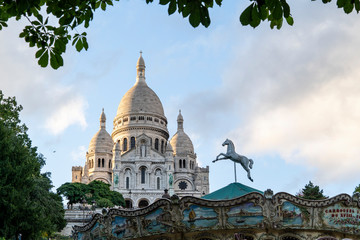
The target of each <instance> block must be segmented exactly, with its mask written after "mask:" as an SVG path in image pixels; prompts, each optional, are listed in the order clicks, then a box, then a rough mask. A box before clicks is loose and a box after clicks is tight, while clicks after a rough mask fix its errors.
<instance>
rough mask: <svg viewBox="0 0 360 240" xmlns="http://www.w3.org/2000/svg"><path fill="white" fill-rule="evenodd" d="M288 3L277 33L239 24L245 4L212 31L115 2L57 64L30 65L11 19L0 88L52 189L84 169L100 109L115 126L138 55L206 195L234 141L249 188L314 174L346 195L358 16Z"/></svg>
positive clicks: (351, 169)
mask: <svg viewBox="0 0 360 240" xmlns="http://www.w3.org/2000/svg"><path fill="white" fill-rule="evenodd" d="M294 2H295V1H291V2H290V5H291V7H292V15H293V17H294V19H295V24H294V26H293V27H289V26H287V25H284V26H283V28H282V29H281V30H280V31H278V30H271V29H270V27H269V24H268V23H267V22H265V23H263V24H261V25H260V26H259V27H258V28H256V29H252V28H250V27H243V26H241V24H240V23H239V15H240V13H241V11H242V10H243V9H245V7H246V5H248V4H249V2H248V1H224V3H223V6H221V7H217V6H216V7H214V9H213V10H211V18H212V23H211V26H210V27H209V28H204V27H201V26H200V27H198V28H196V29H194V28H192V27H191V26H190V24H189V23H188V20H187V19H183V18H182V17H181V16H180V15H178V14H174V15H172V16H168V15H167V8H166V7H164V6H160V5H158V4H156V3H153V4H149V5H147V4H146V3H145V1H142V0H132V1H120V2H116V3H115V6H114V7H111V8H109V9H108V10H107V11H106V12H101V11H99V12H97V13H96V14H95V18H94V21H93V22H92V23H91V25H90V28H89V29H88V30H87V32H88V42H89V45H90V48H89V50H88V51H87V52H82V53H77V52H76V51H74V49H71V48H68V50H67V53H66V55H65V66H64V67H63V68H61V69H59V70H56V71H55V70H52V69H50V68H46V69H42V68H41V67H39V66H38V65H37V63H36V61H35V59H34V53H35V49H30V48H29V47H28V46H27V44H26V43H25V42H24V41H23V40H22V39H19V38H18V34H19V33H20V31H21V30H20V29H21V28H22V27H23V26H24V22H11V23H10V24H9V27H8V28H7V29H4V30H2V31H1V32H0V43H1V44H0V56H1V58H0V72H1V79H0V89H2V90H3V92H4V94H5V95H6V96H16V97H17V100H18V102H19V103H20V104H22V105H23V107H24V110H23V112H22V114H21V118H22V120H23V122H25V123H26V124H27V126H28V127H29V135H30V137H31V139H32V140H33V144H34V145H36V146H38V148H39V152H41V153H43V154H44V155H45V157H46V158H47V161H46V163H47V164H46V166H45V167H44V169H43V170H44V171H50V172H52V180H53V183H54V185H55V187H59V186H60V185H61V184H62V183H64V182H67V181H71V167H72V166H76V165H83V164H84V161H85V152H86V150H87V148H88V144H89V142H90V140H91V138H92V136H93V135H94V134H95V133H96V132H97V130H98V128H99V116H100V113H101V109H102V108H105V113H106V116H107V130H108V132H111V131H112V120H113V119H114V117H115V114H116V111H117V107H118V104H119V102H120V100H121V98H122V96H123V95H124V94H125V92H126V91H127V90H128V89H130V88H131V86H132V85H133V84H134V83H135V76H136V61H137V59H138V56H139V51H140V50H142V51H143V57H144V60H145V63H146V80H147V83H148V85H149V86H150V87H151V88H152V89H153V90H154V91H155V92H156V93H157V94H158V96H159V98H160V99H161V101H162V103H163V106H164V110H165V114H166V117H167V119H168V122H169V125H168V127H169V132H170V135H171V136H172V135H173V134H174V133H175V132H176V117H177V114H178V111H179V109H181V111H182V115H183V117H184V120H185V122H184V128H185V132H186V133H187V134H188V135H189V136H190V137H191V138H192V140H193V143H194V146H195V152H196V153H197V156H198V161H199V163H200V165H201V166H206V165H209V166H210V190H211V191H215V190H217V189H219V188H221V187H224V186H226V185H228V184H229V183H231V182H233V181H234V175H233V172H234V170H233V163H232V162H229V161H219V162H217V163H212V160H213V159H215V157H216V155H218V154H219V153H220V152H225V151H226V149H225V148H223V147H222V146H221V144H222V142H223V141H224V140H225V139H226V138H230V139H232V140H233V141H234V143H235V146H236V151H237V152H238V153H240V154H242V155H246V156H248V157H250V158H252V159H254V161H255V164H254V168H253V170H252V172H251V174H252V177H253V179H254V182H253V183H252V182H250V181H249V180H248V179H247V177H246V173H245V171H243V170H242V169H241V168H240V166H238V167H237V172H238V181H239V182H241V183H243V184H245V185H248V186H251V187H253V188H257V189H259V190H261V191H264V190H266V189H268V188H271V189H272V190H273V191H274V192H280V191H286V192H289V193H291V194H295V193H297V192H298V191H299V190H300V189H301V188H302V187H303V186H304V185H305V184H306V183H308V181H309V180H311V181H313V182H314V183H315V184H317V185H320V187H321V188H323V189H324V193H325V194H326V195H329V196H334V195H336V194H339V193H343V192H344V193H348V194H352V192H353V190H354V188H355V186H357V185H358V184H360V178H359V175H358V170H359V169H360V161H359V159H360V148H359V146H360V125H359V122H360V84H358V79H359V77H360V71H359V68H358V66H359V65H360V59H359V55H358V53H359V50H360V49H359V48H360V47H359V46H360V45H359V42H360V33H359V31H358V26H359V24H360V20H359V18H358V15H357V14H355V13H352V14H350V15H346V14H344V13H343V11H342V10H341V9H337V7H336V5H335V3H331V4H327V5H324V4H322V3H321V1H315V2H313V1H310V0H309V1H296V2H295V3H294ZM78 31H79V32H81V31H82V29H78ZM54 151H55V152H54Z"/></svg>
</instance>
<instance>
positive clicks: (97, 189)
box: [57, 180, 125, 207]
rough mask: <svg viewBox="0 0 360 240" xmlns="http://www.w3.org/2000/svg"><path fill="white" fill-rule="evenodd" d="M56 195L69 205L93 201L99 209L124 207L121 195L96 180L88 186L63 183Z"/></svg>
mask: <svg viewBox="0 0 360 240" xmlns="http://www.w3.org/2000/svg"><path fill="white" fill-rule="evenodd" d="M57 193H58V194H60V195H63V196H65V197H66V198H67V199H68V200H69V204H71V205H72V204H74V203H81V202H82V200H84V199H85V200H86V202H87V203H88V204H91V203H92V202H93V201H94V200H95V201H96V204H97V206H99V207H113V206H125V201H124V198H123V196H122V195H121V193H119V192H115V191H111V190H110V184H107V183H104V182H101V181H96V180H95V181H92V182H90V183H89V184H83V183H64V184H63V185H61V186H60V187H59V188H58V189H57Z"/></svg>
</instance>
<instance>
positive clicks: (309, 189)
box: [296, 181, 328, 200]
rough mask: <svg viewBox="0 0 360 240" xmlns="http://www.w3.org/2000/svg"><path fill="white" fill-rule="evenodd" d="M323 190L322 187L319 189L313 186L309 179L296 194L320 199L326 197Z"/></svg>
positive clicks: (306, 197)
mask: <svg viewBox="0 0 360 240" xmlns="http://www.w3.org/2000/svg"><path fill="white" fill-rule="evenodd" d="M323 192H324V191H323V190H322V189H321V190H320V187H319V186H315V185H314V184H313V183H312V182H311V181H309V183H308V184H306V185H305V187H304V188H303V189H301V190H300V192H299V193H298V194H296V196H297V197H301V198H305V199H309V200H321V199H325V198H328V197H327V196H325V195H324V194H323Z"/></svg>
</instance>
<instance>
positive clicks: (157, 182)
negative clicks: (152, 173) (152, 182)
mask: <svg viewBox="0 0 360 240" xmlns="http://www.w3.org/2000/svg"><path fill="white" fill-rule="evenodd" d="M156 189H158V190H159V189H160V178H159V177H158V178H156Z"/></svg>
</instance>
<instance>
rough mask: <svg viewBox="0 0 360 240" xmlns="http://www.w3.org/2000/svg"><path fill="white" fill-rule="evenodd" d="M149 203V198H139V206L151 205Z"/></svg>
mask: <svg viewBox="0 0 360 240" xmlns="http://www.w3.org/2000/svg"><path fill="white" fill-rule="evenodd" d="M149 204H150V201H149V200H148V199H147V198H141V199H139V200H138V203H137V206H138V207H139V208H144V207H147V206H149Z"/></svg>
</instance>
